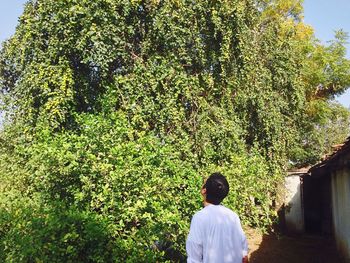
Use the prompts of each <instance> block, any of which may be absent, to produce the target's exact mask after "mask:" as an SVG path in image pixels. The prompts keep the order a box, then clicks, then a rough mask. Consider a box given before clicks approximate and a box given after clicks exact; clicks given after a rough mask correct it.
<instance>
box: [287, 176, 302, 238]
mask: <svg viewBox="0 0 350 263" xmlns="http://www.w3.org/2000/svg"><path fill="white" fill-rule="evenodd" d="M285 185H286V195H285V206H286V207H285V220H286V227H287V230H288V232H290V233H303V232H304V215H303V210H302V204H301V184H300V175H299V174H292V175H288V176H287V177H286V178H285Z"/></svg>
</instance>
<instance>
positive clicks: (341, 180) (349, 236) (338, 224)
mask: <svg viewBox="0 0 350 263" xmlns="http://www.w3.org/2000/svg"><path fill="white" fill-rule="evenodd" d="M332 206H333V211H332V212H333V227H334V236H335V240H336V242H337V246H338V248H339V250H340V251H341V252H342V254H344V255H345V256H347V257H348V258H349V259H350V169H342V170H337V171H335V172H334V173H333V174H332Z"/></svg>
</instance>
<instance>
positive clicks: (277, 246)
mask: <svg viewBox="0 0 350 263" xmlns="http://www.w3.org/2000/svg"><path fill="white" fill-rule="evenodd" d="M245 232H246V235H247V239H248V243H249V248H250V252H249V259H250V261H249V262H250V263H347V262H346V261H345V260H344V259H342V258H340V256H339V255H338V254H339V253H338V252H337V251H336V248H335V246H334V244H333V242H332V241H331V240H330V239H329V238H326V237H321V236H312V235H303V236H295V237H290V236H281V235H276V234H269V235H266V234H264V235H263V234H261V233H260V232H258V231H257V230H254V229H245Z"/></svg>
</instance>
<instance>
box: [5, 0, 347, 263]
mask: <svg viewBox="0 0 350 263" xmlns="http://www.w3.org/2000/svg"><path fill="white" fill-rule="evenodd" d="M301 12H302V8H301V3H300V1H277V0H274V1H272V0H271V1H267V0H264V1H257V0H236V1H188V0H177V1H176V0H174V1H157V0H148V1H145V0H144V1H141V0H131V1H128V0H120V1H115V0H113V1H112V0H96V1H87V0H79V1H78V0H60V1H50V0H36V1H35V0H32V1H28V3H27V4H26V8H25V11H24V13H23V15H22V16H21V18H20V23H19V25H18V27H17V29H16V32H15V34H14V35H13V36H12V37H11V38H10V39H9V40H8V41H7V42H5V43H4V45H3V48H2V49H1V53H0V88H1V94H2V97H1V101H2V103H3V106H2V108H3V110H4V111H5V112H6V121H5V124H4V128H3V131H2V132H1V134H0V147H1V153H0V190H1V191H0V200H1V203H0V229H1V232H0V241H1V243H0V259H1V260H4V261H16V262H28V261H29V262H31V261H39V262H40V261H45V262H46V261H51V262H56V261H57V262H62V261H66V262H109V261H116V262H119V261H120V262H135V261H138V262H139V261H141V262H150V261H156V260H164V259H165V258H167V259H171V260H182V259H183V257H182V255H181V254H184V240H185V237H186V234H187V231H188V225H189V221H190V218H191V216H192V214H193V213H194V212H195V211H196V209H199V207H200V196H199V192H198V189H199V188H200V186H201V183H202V177H204V176H207V175H208V174H209V173H210V172H212V171H222V172H223V173H224V174H225V175H227V177H228V180H229V182H230V185H231V194H230V196H229V197H228V199H227V201H226V205H228V206H229V207H231V208H233V209H235V210H236V211H237V212H238V213H239V214H240V216H241V218H242V219H243V221H244V223H245V224H250V225H252V226H259V227H267V226H269V225H270V224H271V223H272V220H274V212H273V208H274V207H273V204H274V201H275V194H276V187H277V185H278V183H279V180H280V179H281V178H282V177H281V175H282V174H283V169H285V167H286V164H287V162H288V160H289V159H293V160H297V161H298V162H299V163H300V162H301V161H300V160H299V159H303V158H304V157H302V158H299V157H300V154H299V153H300V150H299V151H298V150H296V149H303V150H304V149H305V147H306V146H305V145H303V144H302V143H303V140H302V139H300V138H301V137H302V136H301V135H302V133H301V132H302V131H301V130H302V129H303V127H306V126H305V123H309V122H308V121H307V120H309V119H311V118H312V116H314V115H313V114H311V113H312V112H313V111H311V110H310V109H312V105H314V102H318V101H320V100H321V98H322V100H323V101H326V103H328V101H327V100H328V99H329V98H331V97H332V96H333V95H334V94H337V93H340V92H342V91H344V89H345V87H346V86H347V85H348V84H349V79H348V75H347V73H348V72H349V62H348V60H346V59H345V58H344V55H345V54H344V53H342V52H340V51H339V50H343V47H344V40H345V36H344V35H343V36H340V37H338V38H337V39H338V40H339V41H336V42H334V44H332V45H331V46H329V47H323V46H321V45H320V44H318V43H317V42H316V40H315V39H314V37H313V34H312V30H311V29H310V28H309V27H308V26H306V25H304V24H303V23H302V19H301V15H302V13H301ZM322 58H324V59H325V58H327V59H328V60H326V61H328V62H327V63H324V64H322V63H319V61H324V60H322ZM320 87H322V88H321V89H320ZM327 105H328V104H327ZM312 127H314V126H311V128H310V129H313V128H312ZM298 147H299V148H298ZM291 149H293V150H291ZM298 154H299V155H298ZM298 158H299V159H298ZM304 159H305V158H304ZM304 159H303V160H304ZM34 240H35V246H33V247H32V244H33V242H34Z"/></svg>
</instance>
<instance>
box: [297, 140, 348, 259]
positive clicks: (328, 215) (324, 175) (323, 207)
mask: <svg viewBox="0 0 350 263" xmlns="http://www.w3.org/2000/svg"><path fill="white" fill-rule="evenodd" d="M309 174H310V176H305V177H304V180H303V203H304V223H305V230H306V231H308V230H311V231H312V230H313V231H319V232H321V233H326V234H327V233H330V234H332V235H333V236H334V239H335V241H336V243H337V247H338V249H339V251H340V252H341V253H342V254H343V255H344V256H346V257H347V258H349V259H350V137H349V138H348V140H347V141H346V142H345V143H344V144H343V145H339V146H338V149H337V150H336V151H335V153H334V154H332V155H331V156H329V157H328V158H326V159H325V160H324V161H323V162H321V163H319V164H317V165H315V166H313V167H312V168H311V169H310V170H309ZM313 228H314V229H313Z"/></svg>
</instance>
